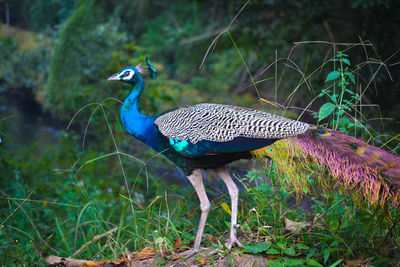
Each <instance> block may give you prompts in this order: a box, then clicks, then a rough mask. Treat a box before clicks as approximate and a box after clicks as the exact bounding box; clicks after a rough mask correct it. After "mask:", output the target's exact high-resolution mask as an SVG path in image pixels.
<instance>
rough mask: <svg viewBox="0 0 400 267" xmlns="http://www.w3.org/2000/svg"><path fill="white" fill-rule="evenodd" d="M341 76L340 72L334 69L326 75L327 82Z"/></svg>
mask: <svg viewBox="0 0 400 267" xmlns="http://www.w3.org/2000/svg"><path fill="white" fill-rule="evenodd" d="M339 77H340V72H338V71H337V70H334V71H332V72H330V73H329V74H328V76H327V77H326V80H325V82H329V81H333V80H336V79H337V78H339Z"/></svg>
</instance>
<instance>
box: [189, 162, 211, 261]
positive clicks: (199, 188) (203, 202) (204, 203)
mask: <svg viewBox="0 0 400 267" xmlns="http://www.w3.org/2000/svg"><path fill="white" fill-rule="evenodd" d="M187 178H188V179H189V181H190V183H191V184H192V185H193V187H194V189H195V190H196V193H197V196H198V197H199V200H200V209H201V217H200V222H199V228H198V230H197V234H196V240H195V241H194V246H193V250H192V253H190V255H189V254H187V255H185V256H191V255H192V254H193V253H194V252H196V251H198V250H199V249H200V243H201V238H202V236H203V231H204V226H205V225H206V221H207V216H208V213H209V211H210V207H211V205H210V201H209V200H208V197H207V194H206V189H205V188H204V184H203V177H202V174H201V170H200V169H195V170H194V171H193V173H192V174H191V175H189V176H188V177H187Z"/></svg>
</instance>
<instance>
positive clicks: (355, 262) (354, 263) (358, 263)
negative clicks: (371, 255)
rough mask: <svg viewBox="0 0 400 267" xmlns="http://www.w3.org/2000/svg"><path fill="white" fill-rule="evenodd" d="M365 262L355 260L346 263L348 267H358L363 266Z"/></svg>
mask: <svg viewBox="0 0 400 267" xmlns="http://www.w3.org/2000/svg"><path fill="white" fill-rule="evenodd" d="M363 262H364V260H363V259H355V260H349V261H346V266H358V265H361V264H363Z"/></svg>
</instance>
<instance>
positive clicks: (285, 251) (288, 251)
mask: <svg viewBox="0 0 400 267" xmlns="http://www.w3.org/2000/svg"><path fill="white" fill-rule="evenodd" d="M283 252H284V253H285V254H286V255H289V256H295V255H296V251H295V250H294V249H292V248H285V249H284V250H283Z"/></svg>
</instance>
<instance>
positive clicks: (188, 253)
mask: <svg viewBox="0 0 400 267" xmlns="http://www.w3.org/2000/svg"><path fill="white" fill-rule="evenodd" d="M203 250H207V248H203V247H201V248H200V249H199V250H198V249H189V250H186V251H184V252H181V253H178V254H176V256H178V257H180V258H185V259H188V258H190V257H192V256H193V255H195V254H197V253H202V251H203Z"/></svg>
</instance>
